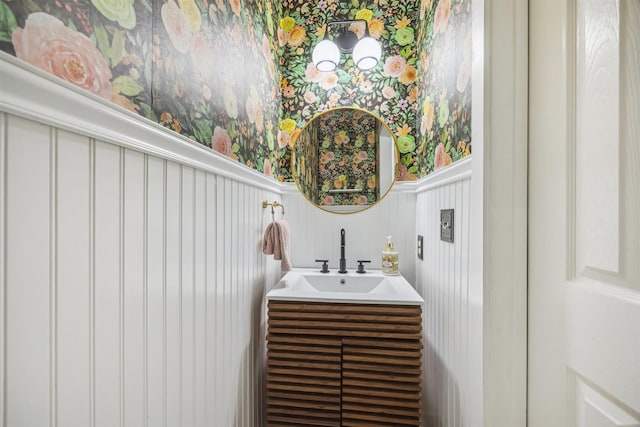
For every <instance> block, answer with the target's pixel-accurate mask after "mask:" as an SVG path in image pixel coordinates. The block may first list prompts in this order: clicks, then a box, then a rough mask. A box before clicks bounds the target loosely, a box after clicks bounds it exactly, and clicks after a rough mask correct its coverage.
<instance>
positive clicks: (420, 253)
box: [418, 234, 424, 260]
mask: <svg viewBox="0 0 640 427" xmlns="http://www.w3.org/2000/svg"><path fill="white" fill-rule="evenodd" d="M423 247H424V238H423V237H422V235H420V234H418V259H419V260H422V248H423Z"/></svg>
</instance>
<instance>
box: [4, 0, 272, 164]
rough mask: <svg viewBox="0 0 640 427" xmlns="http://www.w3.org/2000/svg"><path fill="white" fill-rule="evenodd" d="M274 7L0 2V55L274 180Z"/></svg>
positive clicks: (221, 2)
mask: <svg viewBox="0 0 640 427" xmlns="http://www.w3.org/2000/svg"><path fill="white" fill-rule="evenodd" d="M280 8H281V4H280V3H279V2H275V3H274V2H273V1H272V0H160V1H151V0H28V1H11V0H0V49H2V50H3V51H5V52H8V53H10V54H12V55H15V56H17V57H18V58H20V59H22V60H24V61H26V62H28V63H31V64H33V65H35V66H36V67H39V68H41V69H43V70H45V71H47V72H49V73H51V74H54V75H56V76H58V77H60V78H62V79H64V80H66V81H68V82H70V83H72V84H74V85H76V86H78V87H80V88H82V89H85V90H88V91H90V92H92V93H94V94H96V95H98V96H100V97H102V98H105V99H108V100H110V101H111V102H114V103H115V104H117V105H119V106H121V107H124V108H126V109H128V110H130V111H133V112H136V113H138V114H140V115H142V116H144V117H146V118H148V119H150V120H152V121H154V122H157V123H160V124H162V125H163V126H165V127H167V128H170V129H172V130H173V131H175V132H177V133H180V134H182V135H184V136H186V137H188V138H190V139H192V140H194V141H197V142H198V143H200V144H203V145H205V146H208V147H211V148H212V149H213V150H216V151H218V152H219V153H221V154H222V155H225V156H228V157H230V158H232V159H235V160H237V161H239V162H241V163H243V164H246V165H247V166H249V167H251V168H254V169H257V170H259V171H262V172H264V173H265V174H267V175H274V174H275V175H277V170H278V168H279V164H278V160H279V159H278V150H276V146H275V144H276V135H277V132H278V126H279V122H280V120H279V114H280V108H281V102H280V93H281V90H280V87H279V82H280V80H281V78H280V73H279V69H278V68H277V61H278V59H277V56H276V55H277V49H278V46H277V23H278V18H277V17H278V16H279V15H280Z"/></svg>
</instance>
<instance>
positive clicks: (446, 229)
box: [440, 209, 453, 243]
mask: <svg viewBox="0 0 640 427" xmlns="http://www.w3.org/2000/svg"><path fill="white" fill-rule="evenodd" d="M440 240H442V241H445V242H450V243H453V209H442V210H441V211H440Z"/></svg>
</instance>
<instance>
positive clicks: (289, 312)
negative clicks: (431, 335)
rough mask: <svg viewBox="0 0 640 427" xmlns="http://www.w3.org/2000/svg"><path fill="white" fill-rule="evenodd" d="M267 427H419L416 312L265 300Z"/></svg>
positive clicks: (418, 318) (419, 315)
mask: <svg viewBox="0 0 640 427" xmlns="http://www.w3.org/2000/svg"><path fill="white" fill-rule="evenodd" d="M268 309H269V320H268V335H267V425H268V426H269V427H293V426H298V427H299V426H327V427H332V426H337V427H339V426H354V427H355V426H367V427H382V426H385V427H390V426H393V427H402V426H421V400H422V399H421V386H422V381H421V378H422V308H421V306H417V305H382V304H346V303H345V304H343V303H321V302H298V301H277V300H270V301H269V303H268Z"/></svg>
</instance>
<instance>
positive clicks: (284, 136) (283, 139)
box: [278, 130, 291, 148]
mask: <svg viewBox="0 0 640 427" xmlns="http://www.w3.org/2000/svg"><path fill="white" fill-rule="evenodd" d="M290 140H291V135H290V134H289V132H287V131H284V130H279V131H278V147H279V148H284V147H286V146H287V145H289V141H290Z"/></svg>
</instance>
